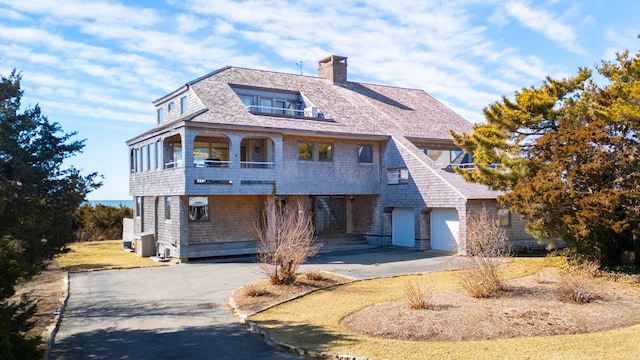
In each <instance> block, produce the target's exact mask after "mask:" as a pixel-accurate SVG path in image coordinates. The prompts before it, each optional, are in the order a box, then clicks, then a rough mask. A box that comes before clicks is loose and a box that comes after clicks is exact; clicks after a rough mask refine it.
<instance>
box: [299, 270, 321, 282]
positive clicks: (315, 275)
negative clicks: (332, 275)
mask: <svg viewBox="0 0 640 360" xmlns="http://www.w3.org/2000/svg"><path fill="white" fill-rule="evenodd" d="M325 276H326V275H325V274H324V273H323V272H322V271H320V270H319V269H311V270H309V271H306V272H304V277H305V278H306V279H307V280H311V281H320V280H323V279H324V278H325Z"/></svg>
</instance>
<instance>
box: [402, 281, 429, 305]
mask: <svg viewBox="0 0 640 360" xmlns="http://www.w3.org/2000/svg"><path fill="white" fill-rule="evenodd" d="M404 299H405V300H406V301H407V303H408V304H409V307H410V308H412V309H414V310H423V309H433V307H434V299H433V289H432V288H431V287H430V286H429V285H428V284H426V283H425V282H424V281H420V280H410V281H409V282H407V284H406V285H405V287H404Z"/></svg>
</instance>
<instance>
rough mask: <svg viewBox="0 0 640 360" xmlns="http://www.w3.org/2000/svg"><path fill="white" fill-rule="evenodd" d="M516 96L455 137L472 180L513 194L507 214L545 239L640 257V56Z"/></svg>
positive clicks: (590, 252)
mask: <svg viewBox="0 0 640 360" xmlns="http://www.w3.org/2000/svg"><path fill="white" fill-rule="evenodd" d="M598 71H599V73H600V74H602V75H603V76H604V77H605V79H607V80H608V81H607V83H606V85H604V86H597V85H596V84H595V83H594V82H593V81H591V80H590V76H591V72H590V71H589V70H588V69H580V71H579V72H578V74H577V76H575V77H573V78H569V79H563V80H553V79H551V78H547V79H546V81H545V82H544V83H543V84H542V85H541V86H540V87H539V88H529V89H523V90H521V91H520V92H516V94H515V97H514V101H511V100H509V99H508V98H506V97H504V98H503V99H502V100H501V101H499V102H496V103H494V104H492V105H490V106H489V107H488V108H486V109H485V110H484V112H485V117H486V119H487V123H486V124H479V125H475V126H474V129H473V132H472V133H471V134H453V136H454V139H455V141H456V143H457V144H458V145H459V146H461V147H462V148H463V149H464V150H465V151H468V152H473V153H474V155H475V165H476V168H475V169H472V170H459V171H460V172H461V173H462V174H463V175H464V177H465V178H466V179H467V180H471V181H475V182H478V183H482V184H486V185H489V186H492V187H493V188H495V189H500V190H506V191H507V193H506V194H505V195H503V196H501V197H499V201H500V202H501V204H502V205H503V206H506V207H509V208H510V209H511V210H512V211H514V212H516V213H519V214H520V215H522V216H524V217H526V218H527V219H528V220H529V222H528V225H527V230H528V231H529V232H530V233H531V234H533V235H534V236H536V237H537V238H541V239H543V238H544V239H562V240H564V241H566V242H567V243H568V244H569V245H570V246H572V247H573V248H574V249H575V250H576V251H577V252H578V253H579V254H583V255H586V256H588V257H592V258H595V259H597V260H600V261H607V262H617V261H619V256H620V252H621V251H625V250H634V249H635V250H636V252H637V253H638V254H640V242H639V241H638V239H640V236H638V235H639V234H638V223H639V221H640V214H639V212H640V197H639V195H638V192H639V191H640V173H639V171H640V170H639V169H640V163H639V160H640V159H639V157H640V142H639V139H638V130H640V82H639V81H640V54H636V56H635V57H630V56H629V53H628V52H624V53H622V54H619V56H618V57H617V59H616V61H614V62H603V64H602V66H601V68H600V69H599V70H598Z"/></svg>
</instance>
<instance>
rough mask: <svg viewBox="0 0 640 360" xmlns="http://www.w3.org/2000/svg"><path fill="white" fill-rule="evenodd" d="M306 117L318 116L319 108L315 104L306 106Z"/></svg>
mask: <svg viewBox="0 0 640 360" xmlns="http://www.w3.org/2000/svg"><path fill="white" fill-rule="evenodd" d="M304 117H314V118H315V117H318V108H317V107H315V106H309V107H306V108H304Z"/></svg>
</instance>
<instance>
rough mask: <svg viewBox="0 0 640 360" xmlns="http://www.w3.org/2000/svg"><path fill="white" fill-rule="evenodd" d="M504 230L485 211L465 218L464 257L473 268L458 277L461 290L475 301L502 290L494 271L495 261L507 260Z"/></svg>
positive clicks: (507, 248) (484, 209)
mask: <svg viewBox="0 0 640 360" xmlns="http://www.w3.org/2000/svg"><path fill="white" fill-rule="evenodd" d="M507 241H508V238H507V232H506V230H505V229H504V228H503V227H501V226H500V224H499V223H498V219H496V218H495V217H492V216H490V215H489V212H488V211H487V209H486V208H485V207H482V209H479V210H476V211H472V212H470V214H469V216H468V218H467V254H468V255H469V256H470V258H471V260H472V261H473V266H472V267H471V268H469V269H467V270H466V271H465V272H464V274H463V276H462V286H463V288H464V289H465V290H466V291H467V292H468V293H469V295H471V296H473V297H475V298H486V297H490V296H493V295H496V294H497V293H499V292H500V291H502V290H503V289H504V284H503V281H502V278H501V275H500V272H499V269H498V266H499V261H500V260H499V258H501V257H505V256H508V255H509V253H510V251H509V246H508V243H507Z"/></svg>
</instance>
